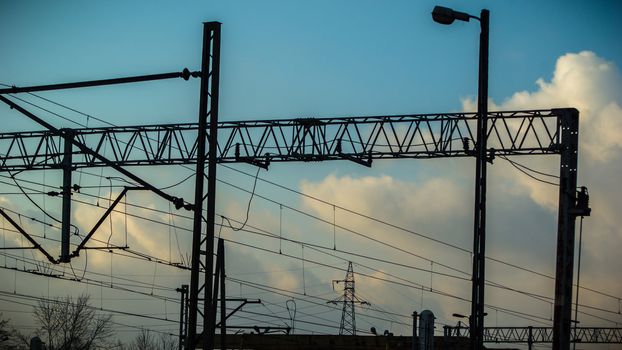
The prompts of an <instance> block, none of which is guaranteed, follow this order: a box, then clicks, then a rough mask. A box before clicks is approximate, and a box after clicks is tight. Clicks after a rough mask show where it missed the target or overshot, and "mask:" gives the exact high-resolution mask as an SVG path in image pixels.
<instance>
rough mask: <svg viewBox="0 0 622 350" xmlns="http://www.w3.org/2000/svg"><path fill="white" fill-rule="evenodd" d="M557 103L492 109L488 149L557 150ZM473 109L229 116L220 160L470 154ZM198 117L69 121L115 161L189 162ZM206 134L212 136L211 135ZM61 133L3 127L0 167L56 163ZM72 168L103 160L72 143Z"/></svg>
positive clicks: (364, 160) (82, 138)
mask: <svg viewBox="0 0 622 350" xmlns="http://www.w3.org/2000/svg"><path fill="white" fill-rule="evenodd" d="M559 111H560V110H533V111H510V112H491V113H489V128H488V146H489V156H494V155H500V156H508V155H529V154H559V153H560V150H561V127H562V125H561V123H560V120H559V115H560V113H559ZM476 119H477V114H475V113H452V114H418V115H400V116H373V117H345V118H317V119H316V118H302V119H300V118H298V119H283V120H260V121H232V122H220V123H219V125H218V140H219V144H218V162H220V163H234V162H249V163H253V164H255V165H259V166H268V165H269V164H270V163H271V162H289V161H309V162H311V161H324V160H338V159H341V160H343V159H347V160H351V161H355V162H357V163H361V164H363V165H367V166H369V165H370V164H371V161H372V159H393V158H439V157H471V156H474V154H473V151H472V150H473V149H474V145H473V143H474V141H473V140H474V139H475V123H476ZM197 131H198V124H169V125H145V126H120V127H101V128H88V129H72V130H71V133H72V135H73V136H74V138H75V140H77V141H79V142H80V143H82V144H83V145H85V146H86V147H88V148H89V149H91V150H93V151H94V153H97V154H101V155H104V156H105V157H106V158H107V159H108V160H110V161H111V162H112V163H113V164H115V165H118V166H130V165H132V166H136V165H157V164H162V165H164V164H194V163H196V160H197ZM208 142H209V141H208ZM63 145H64V137H63V136H62V135H59V134H58V133H55V132H51V131H30V132H11V133H0V156H1V157H2V158H0V171H23V170H36V169H58V168H60V166H61V165H62V164H63V163H62V162H63V157H64V153H63ZM72 166H73V167H74V168H83V167H97V166H107V164H105V163H104V162H102V161H101V159H99V158H97V157H94V156H93V155H92V154H87V153H85V152H83V151H82V150H80V149H77V148H75V147H74V150H73V157H72Z"/></svg>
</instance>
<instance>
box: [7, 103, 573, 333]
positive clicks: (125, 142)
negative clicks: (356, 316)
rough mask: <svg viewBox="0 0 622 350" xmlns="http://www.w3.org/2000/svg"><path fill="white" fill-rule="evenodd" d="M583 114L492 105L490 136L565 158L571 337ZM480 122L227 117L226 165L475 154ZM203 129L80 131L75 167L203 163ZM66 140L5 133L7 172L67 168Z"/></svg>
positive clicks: (562, 274) (563, 299) (562, 294)
mask: <svg viewBox="0 0 622 350" xmlns="http://www.w3.org/2000/svg"><path fill="white" fill-rule="evenodd" d="M578 116H579V115H578V111H577V110H575V109H572V108H568V109H553V110H533V111H511V112H490V113H489V116H488V118H489V127H488V133H487V138H488V145H489V149H488V152H487V154H488V156H489V157H493V156H518V155H561V164H560V201H559V204H560V206H559V228H558V248H557V273H556V301H555V318H556V320H557V321H556V325H558V324H559V322H558V320H559V319H563V320H564V324H565V325H566V326H565V327H566V328H567V329H568V334H569V332H570V331H569V329H570V306H571V292H572V274H573V270H572V268H573V249H574V222H575V217H576V215H578V214H577V211H576V210H577V209H576V203H577V194H576V190H575V189H576V187H577V186H576V181H577V179H576V173H577V151H578V147H577V146H578ZM476 119H477V114H476V113H449V114H425V115H400V116H372V117H345V118H296V119H283V120H260V121H237V122H219V123H218V140H219V142H218V147H217V162H219V163H234V162H248V163H251V164H255V165H259V166H268V165H269V164H270V163H275V162H292V161H305V162H314V161H325V160H344V159H345V160H351V161H354V162H357V163H361V164H364V165H368V166H369V165H371V162H372V160H378V159H403V158H407V159H411V158H412V159H416V158H451V157H473V156H474V155H473V145H472V143H473V140H474V139H475V137H474V129H475V124H476ZM198 129H199V127H198V124H170V125H146V126H121V127H103V128H88V129H71V134H72V135H73V138H74V140H76V141H77V142H80V143H81V144H83V145H84V146H85V147H87V148H88V149H90V150H92V153H91V152H84V151H83V150H81V149H77V148H76V147H74V148H72V157H71V159H72V167H73V169H76V168H84V167H99V166H110V165H111V164H113V165H116V166H119V167H122V166H148V165H173V164H196V163H197V159H198V157H197V144H198V139H197V133H198ZM206 141H207V142H208V143H209V140H208V139H207V136H206ZM64 145H65V137H64V136H63V134H59V133H58V132H54V131H33V132H14V133H1V134H0V153H1V157H2V158H0V171H26V170H36V169H59V168H62V166H63V164H64V163H63V162H64V159H65V148H64ZM104 150H106V152H104ZM93 153H97V154H102V155H103V156H104V157H105V158H106V159H107V162H106V161H102V159H101V158H99V157H95V156H93ZM562 314H564V315H562Z"/></svg>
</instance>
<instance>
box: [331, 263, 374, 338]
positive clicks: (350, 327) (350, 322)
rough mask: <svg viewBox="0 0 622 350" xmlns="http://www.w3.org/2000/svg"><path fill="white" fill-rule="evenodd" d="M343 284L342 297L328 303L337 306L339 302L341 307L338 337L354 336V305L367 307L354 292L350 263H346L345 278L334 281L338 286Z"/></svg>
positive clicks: (352, 271)
mask: <svg viewBox="0 0 622 350" xmlns="http://www.w3.org/2000/svg"><path fill="white" fill-rule="evenodd" d="M340 282H343V283H344V285H343V295H342V296H340V297H339V298H337V299H335V300H331V301H329V303H332V304H335V305H337V303H339V302H341V303H342V305H343V307H342V309H341V322H340V323H339V335H344V334H349V335H356V314H355V311H354V304H361V305H365V304H367V305H369V303H368V302H366V301H363V300H360V299H359V298H358V297H357V296H356V293H355V290H354V270H353V269H352V262H351V261H349V262H348V271H346V278H345V279H342V280H334V281H333V286H334V285H335V283H337V284H339V283H340Z"/></svg>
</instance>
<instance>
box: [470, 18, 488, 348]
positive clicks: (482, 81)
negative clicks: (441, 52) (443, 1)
mask: <svg viewBox="0 0 622 350" xmlns="http://www.w3.org/2000/svg"><path fill="white" fill-rule="evenodd" d="M489 16H490V12H489V11H488V10H485V9H484V10H482V11H481V15H480V25H481V32H480V37H479V86H478V92H477V158H476V164H475V216H474V219H473V274H472V276H471V278H472V290H471V320H472V322H471V324H470V327H471V329H470V335H471V348H472V349H475V350H479V349H482V348H483V346H484V287H485V267H486V259H485V257H486V252H485V251H486V162H487V161H488V154H487V151H488V147H487V138H488V135H487V134H488V123H487V122H488V32H489Z"/></svg>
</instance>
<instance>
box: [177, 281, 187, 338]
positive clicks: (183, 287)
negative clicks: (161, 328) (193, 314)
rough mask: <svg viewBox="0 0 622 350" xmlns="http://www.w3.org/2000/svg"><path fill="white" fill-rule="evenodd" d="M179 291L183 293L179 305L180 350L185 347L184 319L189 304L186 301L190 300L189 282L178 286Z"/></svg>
mask: <svg viewBox="0 0 622 350" xmlns="http://www.w3.org/2000/svg"><path fill="white" fill-rule="evenodd" d="M176 291H177V292H179V293H181V298H180V301H181V303H180V306H179V350H182V349H183V345H184V339H185V336H186V333H185V329H184V323H185V322H184V321H185V320H186V315H185V313H186V312H187V310H188V309H187V307H186V306H187V305H186V303H187V302H188V285H187V284H182V285H181V288H177V289H176Z"/></svg>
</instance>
